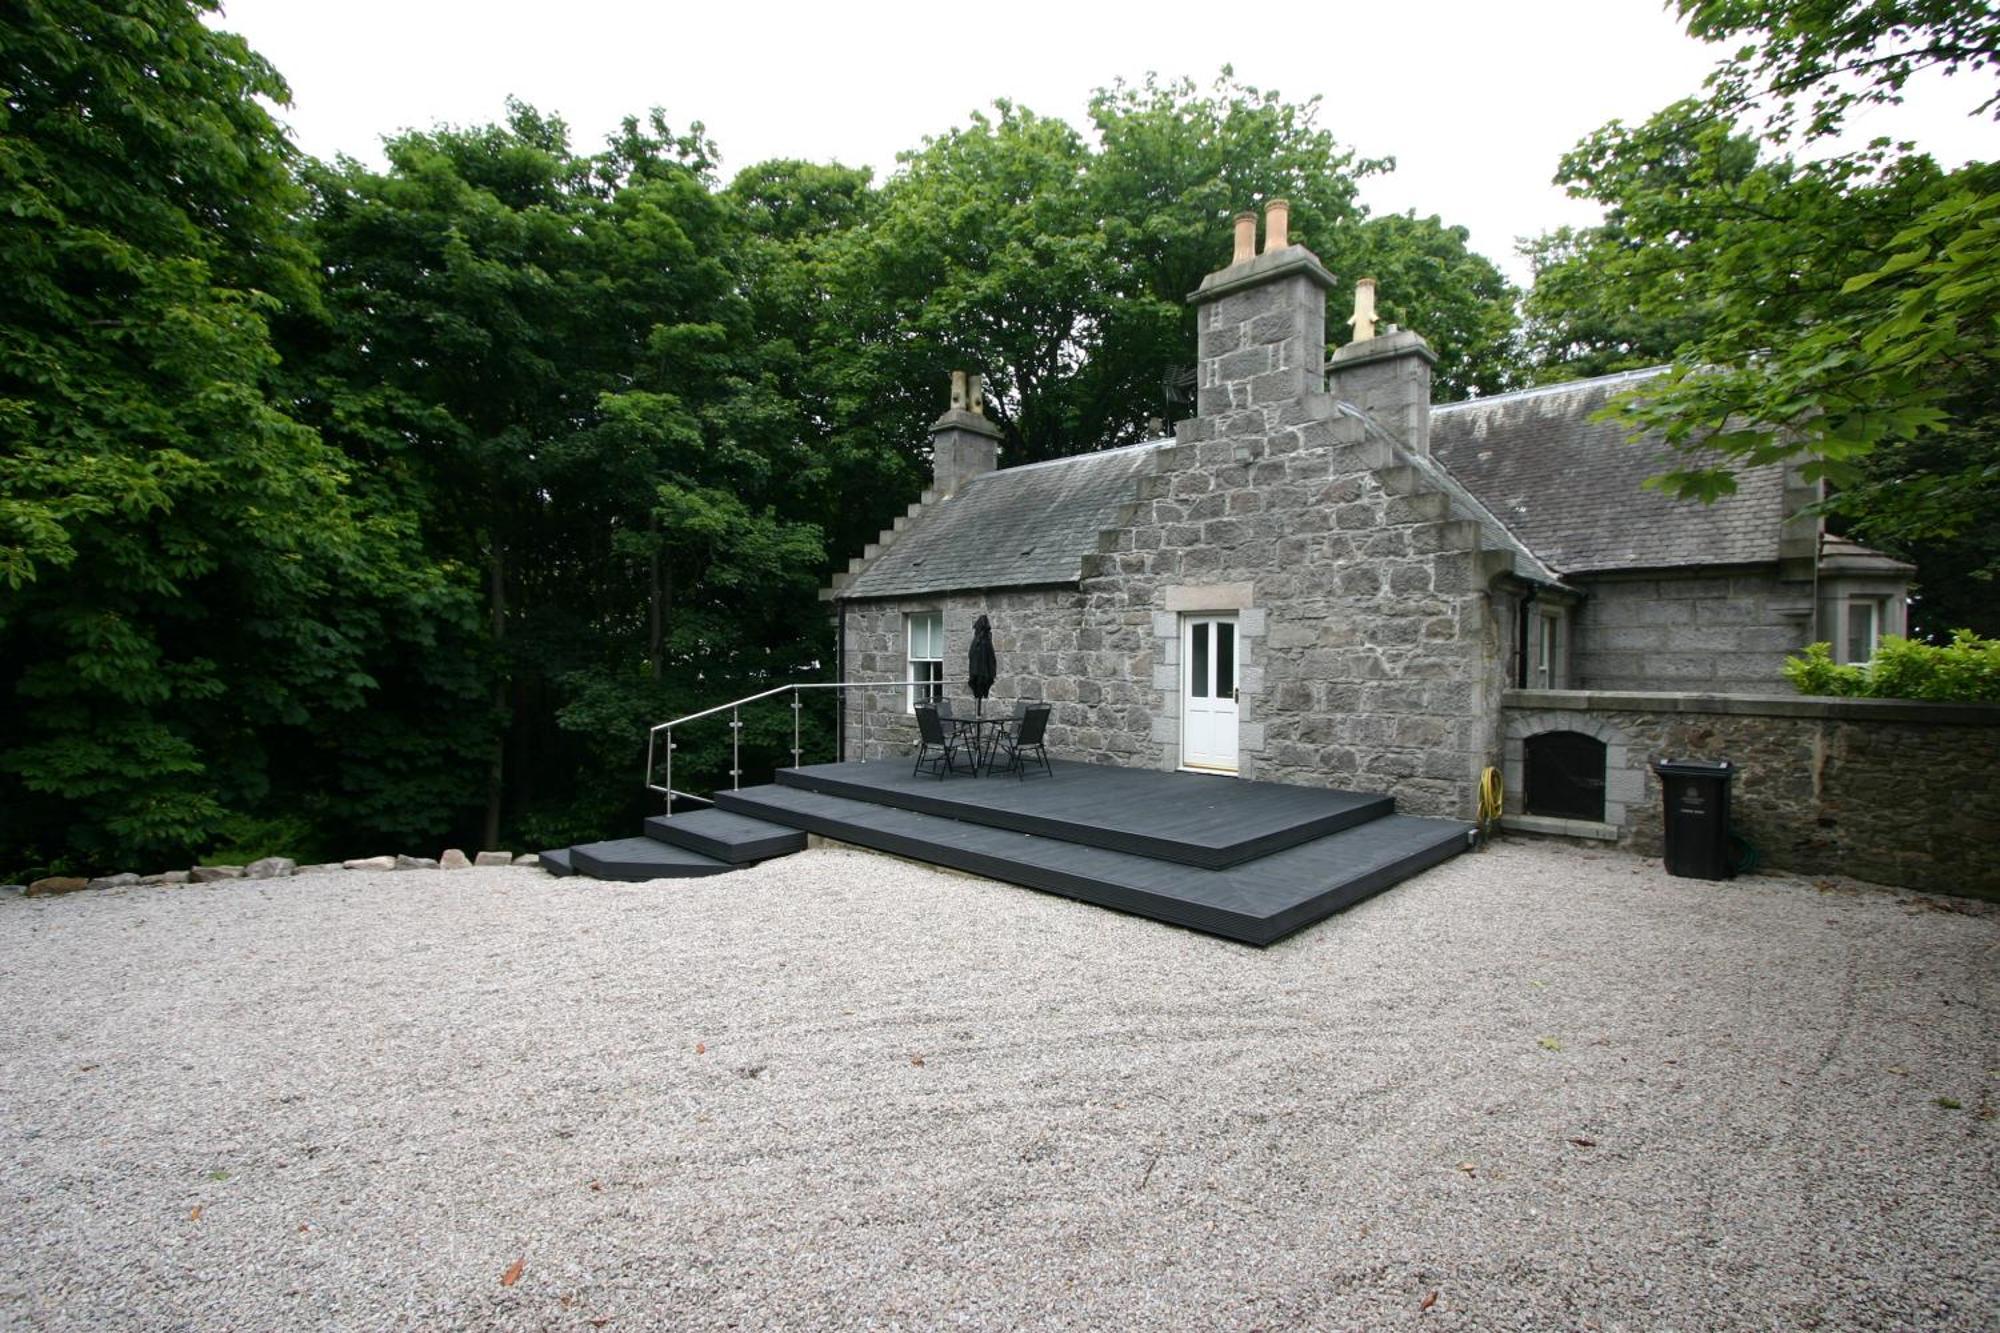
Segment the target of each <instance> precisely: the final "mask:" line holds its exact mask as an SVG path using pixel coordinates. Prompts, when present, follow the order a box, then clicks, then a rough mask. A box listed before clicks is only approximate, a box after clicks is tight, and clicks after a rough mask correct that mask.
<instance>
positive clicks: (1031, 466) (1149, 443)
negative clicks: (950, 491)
mask: <svg viewBox="0 0 2000 1333" xmlns="http://www.w3.org/2000/svg"><path fill="white" fill-rule="evenodd" d="M1173 442H1174V437H1173V436H1171V435H1162V436H1161V437H1160V438H1159V439H1157V440H1141V441H1139V443H1137V444H1121V445H1119V446H1117V447H1116V448H1113V449H1091V450H1087V451H1086V452H1084V453H1080V454H1064V455H1063V456H1062V457H1061V458H1044V459H1043V460H1042V461H1041V462H1039V463H1022V464H1021V465H1019V466H1018V467H1000V468H994V469H993V470H992V471H991V472H982V473H980V474H979V476H978V477H975V478H973V480H974V481H977V480H979V479H980V478H983V477H997V476H999V475H1000V474H1001V473H1003V472H1032V471H1034V470H1035V469H1036V468H1038V467H1054V466H1055V465H1056V464H1058V463H1074V462H1077V461H1078V460H1079V459H1084V458H1105V457H1108V456H1109V455H1111V454H1129V453H1133V452H1136V451H1137V450H1140V449H1159V448H1162V447H1163V446H1165V445H1169V444H1172V443H1173Z"/></svg>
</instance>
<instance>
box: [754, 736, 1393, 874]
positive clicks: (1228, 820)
mask: <svg viewBox="0 0 2000 1333" xmlns="http://www.w3.org/2000/svg"><path fill="white" fill-rule="evenodd" d="M1051 766H1052V767H1053V768H1054V770H1055V774H1054V776H1053V777H1048V776H1042V775H1040V774H1035V775H1031V776H1029V777H1026V778H1014V777H1007V776H1002V775H995V776H992V777H980V778H974V777H970V776H966V775H958V776H954V777H946V778H943V779H939V778H936V777H930V776H925V775H917V776H912V774H911V772H910V765H909V764H908V763H907V762H902V763H899V762H897V761H895V760H881V761H876V762H872V763H863V762H858V761H849V762H847V763H839V764H810V765H807V766H805V767H803V768H786V769H780V770H779V771H778V774H777V781H778V784H779V785H781V786H785V787H791V788H795V789H799V790H804V791H817V792H822V793H825V794H828V795H832V796H844V797H847V798H849V799H852V800H860V801H867V802H871V803H874V804H877V805H889V806H894V807H896V808H898V809H902V810H912V811H916V812H917V813H919V814H926V815H940V816H942V817H944V818H946V819H957V820H963V821H965V822H967V823H973V824H984V825H987V826H989V827H992V828H1001V829H1011V830H1013V831H1014V832H1017V833H1033V834H1037V835H1039V836H1041V837H1045V838H1060V839H1063V840H1065V841H1068V842H1072V843H1078V844H1081V845H1084V846H1089V847H1099V848H1103V849H1106V850H1108V851H1117V852H1130V853H1135V854H1137V855H1141V856H1148V857H1153V858H1156V859H1159V860H1163V861H1171V862H1176V863H1178V864H1180V865H1188V866H1201V867H1204V868H1206V869H1210V870H1218V869H1221V868H1223V867H1226V866H1232V865H1239V864H1242V863H1243V862H1246V861H1252V860H1255V859H1256V858H1258V857H1261V856H1269V855H1271V854H1272V853H1274V852H1280V851H1283V850H1284V849H1285V848H1287V847H1295V846H1298V845H1299V844H1300V843H1304V842H1310V841H1312V840H1313V839H1315V838H1321V837H1325V836H1326V835H1327V834H1329V833H1337V832H1339V831H1340V830H1342V829H1346V828H1353V827H1356V826H1357V825H1361V824H1366V823H1368V822H1370V821H1372V820H1375V819H1379V818H1381V817H1382V816H1384V815H1388V814H1391V813H1393V812H1394V810H1395V808H1396V803H1395V802H1394V801H1393V800H1392V799H1391V798H1389V797H1387V796H1381V795H1377V794H1374V793H1369V792H1351V791H1333V790H1329V789H1327V788H1321V787H1288V786H1284V785H1282V784H1280V783H1276V782H1245V781H1243V780H1242V779H1239V778H1226V777H1208V776H1204V775H1201V774H1195V773H1166V772H1162V771H1160V770H1158V769H1150V768H1115V767H1112V766H1110V765H1108V764H1079V763H1073V762H1065V761H1064V760H1060V759H1057V760H1052V761H1051ZM726 794H727V793H718V794H717V797H716V800H717V804H718V805H721V806H722V807H724V808H725V809H726V808H729V803H728V802H727V801H724V800H722V796H724V795H726Z"/></svg>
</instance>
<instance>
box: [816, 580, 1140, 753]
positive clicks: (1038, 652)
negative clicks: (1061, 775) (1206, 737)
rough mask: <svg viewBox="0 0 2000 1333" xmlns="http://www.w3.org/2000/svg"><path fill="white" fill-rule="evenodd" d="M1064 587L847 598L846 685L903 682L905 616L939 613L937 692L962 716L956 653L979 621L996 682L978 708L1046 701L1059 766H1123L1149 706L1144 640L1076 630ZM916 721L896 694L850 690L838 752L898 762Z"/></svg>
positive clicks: (1128, 630)
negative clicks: (940, 685)
mask: <svg viewBox="0 0 2000 1333" xmlns="http://www.w3.org/2000/svg"><path fill="white" fill-rule="evenodd" d="M1083 601H1084V599H1083V596H1082V594H1081V593H1079V592H1078V591H1077V590H1076V589H1075V588H1029V589H1017V590H1012V591H995V592H981V593H954V594H950V595H946V596H934V597H909V598H899V599H895V600H885V601H870V602H851V603H849V605H848V609H847V660H846V663H845V666H846V677H847V679H848V680H856V681H870V680H880V681H884V682H901V681H903V680H905V679H906V678H907V675H908V670H907V668H908V660H907V658H906V656H905V654H906V653H907V651H908V632H907V629H906V625H907V620H908V617H909V616H911V615H913V614H916V613H918V612H926V611H942V612H943V613H944V634H945V649H944V652H945V658H944V670H945V694H946V696H947V697H948V698H950V700H951V702H952V706H953V707H954V708H956V709H957V710H959V711H960V712H961V713H966V714H969V713H971V712H972V711H973V708H974V701H973V698H972V692H971V690H970V688H969V687H968V686H967V685H966V651H967V649H968V648H969V647H970V646H971V644H972V622H973V621H974V620H976V619H978V618H979V617H980V616H981V615H984V616H986V617H987V619H988V620H989V622H990V623H991V625H992V629H993V651H994V655H995V657H996V658H997V659H998V662H999V668H1000V674H999V676H998V677H997V678H996V679H995V680H994V682H993V690H992V693H991V694H990V695H989V696H988V698H987V701H986V708H987V711H989V712H1001V713H1012V712H1014V711H1015V710H1016V709H1017V708H1018V707H1019V706H1020V705H1022V704H1025V703H1048V704H1050V705H1051V706H1052V711H1051V712H1050V714H1049V731H1048V737H1047V744H1048V746H1049V749H1050V751H1051V752H1052V753H1055V754H1057V755H1059V756H1061V757H1063V758H1066V759H1082V760H1089V761H1094V762H1098V763H1128V764H1129V763H1134V762H1138V761H1139V760H1140V759H1141V756H1140V754H1139V749H1138V746H1137V745H1136V744H1135V743H1133V742H1132V741H1131V740H1130V737H1132V736H1133V735H1142V736H1143V735H1144V734H1145V733H1146V731H1147V729H1148V728H1149V727H1150V726H1151V719H1150V713H1149V711H1148V710H1150V709H1151V707H1152V705H1153V699H1152V695H1151V693H1150V691H1149V690H1148V689H1147V688H1145V686H1146V685H1147V684H1148V683H1149V681H1148V678H1147V677H1146V676H1145V675H1143V674H1135V673H1139V672H1142V671H1143V670H1144V663H1145V661H1146V660H1147V659H1146V656H1145V643H1144V639H1145V634H1144V626H1143V624H1142V623H1141V621H1139V620H1138V619H1134V620H1132V621H1131V622H1130V623H1129V624H1127V625H1124V626H1122V627H1121V626H1119V625H1117V624H1110V625H1106V624H1104V623H1101V622H1096V621H1093V622H1090V623H1086V620H1085V617H1084V611H1083ZM916 742H917V724H916V719H915V718H914V717H913V716H912V715H911V713H910V710H909V699H908V693H907V691H906V690H904V689H902V688H900V686H898V687H896V688H889V689H882V690H852V691H849V692H848V697H847V704H846V737H845V756H844V757H846V758H848V759H870V760H875V759H897V758H903V757H906V756H908V755H910V754H911V753H912V750H913V747H914V746H915V745H916Z"/></svg>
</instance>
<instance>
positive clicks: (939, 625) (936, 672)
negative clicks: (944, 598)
mask: <svg viewBox="0 0 2000 1333" xmlns="http://www.w3.org/2000/svg"><path fill="white" fill-rule="evenodd" d="M919 624H921V625H923V626H924V629H925V639H926V642H925V643H924V645H923V646H924V647H925V648H928V649H931V650H933V651H935V653H936V656H934V657H933V656H923V657H919V656H918V655H917V628H918V626H919ZM944 653H945V635H944V612H942V611H911V612H909V613H907V614H905V615H904V617H903V686H904V691H903V692H904V694H905V696H906V698H905V701H904V709H905V711H907V712H910V713H914V712H916V711H917V705H918V704H919V703H935V702H936V701H937V700H939V699H942V698H943V697H944ZM920 665H921V666H922V667H923V668H924V669H923V671H922V672H921V673H919V671H918V667H919V666H920Z"/></svg>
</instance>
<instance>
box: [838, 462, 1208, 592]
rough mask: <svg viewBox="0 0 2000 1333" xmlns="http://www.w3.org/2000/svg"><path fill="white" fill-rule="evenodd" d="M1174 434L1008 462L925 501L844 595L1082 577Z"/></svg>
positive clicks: (1013, 585)
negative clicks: (1101, 539) (1101, 541)
mask: <svg viewBox="0 0 2000 1333" xmlns="http://www.w3.org/2000/svg"><path fill="white" fill-rule="evenodd" d="M1172 443H1173V441H1172V440H1171V439H1161V440H1151V441H1148V442H1147V443H1145V444H1134V445H1128V446H1126V447H1125V448H1123V449H1106V450H1104V451H1103V452H1101V453H1094V454H1078V455H1076V456H1075V457H1072V458H1058V459H1054V460H1052V461H1050V462H1047V463H1029V464H1025V465H1024V466H1021V467H1010V468H1002V469H1001V470H1000V471H998V472H989V473H987V474H985V475H984V476H981V477H975V478H973V479H972V480H971V481H969V482H967V483H966V484H965V485H964V486H962V487H960V488H959V490H958V492H957V494H955V495H952V496H950V497H948V498H946V499H943V500H939V501H936V502H934V503H931V504H927V505H925V506H924V507H923V509H922V510H920V511H919V512H918V513H917V515H916V517H914V518H912V519H911V520H910V526H909V527H908V528H906V529H904V531H903V533H902V535H901V536H900V537H898V538H897V539H896V540H895V542H893V543H892V544H891V545H890V546H888V547H887V548H886V549H884V550H883V551H881V552H880V553H879V554H877V555H876V557H875V558H874V559H873V560H871V561H870V562H869V563H868V565H867V566H866V567H865V568H864V569H863V570H862V571H861V572H860V573H859V574H857V575H855V577H854V581H853V582H852V583H849V584H848V585H847V586H846V587H845V588H842V589H841V590H840V593H839V594H838V595H839V596H840V597H842V598H860V597H910V596H916V595H920V594H923V593H937V592H952V591H957V590H960V589H965V588H1020V587H1028V586H1031V585H1034V584H1049V583H1076V582H1079V581H1080V580H1081V579H1082V578H1083V558H1084V557H1085V556H1086V555H1091V554H1093V553H1095V552H1096V550H1097V537H1098V533H1099V532H1101V531H1102V530H1103V529H1105V528H1113V527H1117V526H1118V525H1119V523H1120V521H1121V519H1122V517H1123V516H1122V514H1121V512H1120V511H1121V510H1123V509H1124V507H1125V506H1126V505H1127V504H1130V503H1131V502H1133V501H1134V500H1136V499H1137V498H1138V485H1137V482H1138V478H1139V476H1140V475H1141V474H1142V473H1146V472H1150V471H1151V470H1152V467H1153V460H1154V458H1155V457H1156V455H1157V454H1158V451H1159V450H1161V449H1163V448H1165V447H1166V446H1168V445H1170V444H1172Z"/></svg>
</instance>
